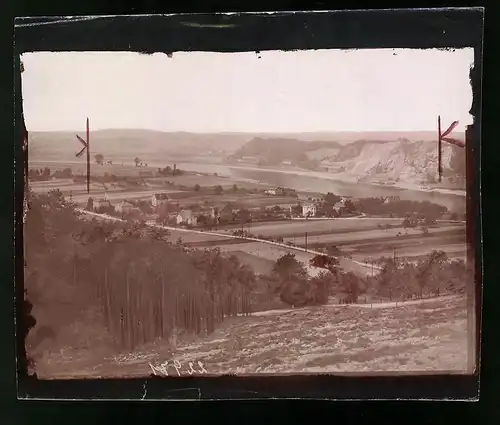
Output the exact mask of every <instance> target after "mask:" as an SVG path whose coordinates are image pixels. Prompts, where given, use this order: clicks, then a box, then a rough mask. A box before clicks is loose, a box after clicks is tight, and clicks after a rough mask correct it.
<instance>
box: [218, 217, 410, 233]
mask: <svg viewBox="0 0 500 425" xmlns="http://www.w3.org/2000/svg"><path fill="white" fill-rule="evenodd" d="M402 221H403V220H402V219H401V218H394V219H390V218H389V219H388V218H376V217H373V218H372V217H370V218H340V219H334V220H305V219H304V220H283V221H273V222H270V223H250V224H246V225H245V229H247V230H248V231H250V232H251V233H252V234H254V235H264V236H283V237H288V236H299V235H300V236H303V235H304V233H305V232H308V235H314V234H323V233H329V234H330V233H338V232H343V231H349V232H352V231H358V230H365V229H366V230H368V229H377V226H378V225H379V224H381V225H385V224H391V225H400V224H401V222H402ZM233 228H234V226H233V227H231V228H227V229H224V227H220V229H221V230H226V231H227V232H232V231H233ZM398 231H400V230H398ZM384 233H385V231H384ZM396 233H397V232H396Z"/></svg>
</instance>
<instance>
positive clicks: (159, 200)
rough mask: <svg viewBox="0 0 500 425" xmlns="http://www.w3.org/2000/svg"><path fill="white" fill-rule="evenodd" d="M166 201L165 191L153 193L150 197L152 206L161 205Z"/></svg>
mask: <svg viewBox="0 0 500 425" xmlns="http://www.w3.org/2000/svg"><path fill="white" fill-rule="evenodd" d="M167 202H168V195H167V194H166V193H155V194H154V195H153V197H152V199H151V204H152V205H153V207H161V206H162V205H165V204H166V203H167Z"/></svg>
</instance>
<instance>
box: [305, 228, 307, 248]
mask: <svg viewBox="0 0 500 425" xmlns="http://www.w3.org/2000/svg"><path fill="white" fill-rule="evenodd" d="M305 238H306V252H307V232H306V235H305Z"/></svg>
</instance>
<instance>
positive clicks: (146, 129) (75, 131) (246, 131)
mask: <svg viewBox="0 0 500 425" xmlns="http://www.w3.org/2000/svg"><path fill="white" fill-rule="evenodd" d="M81 131H84V128H83V130H82V129H79V130H28V134H29V133H78V132H81ZM99 131H152V132H158V133H187V134H319V133H432V132H437V130H436V129H432V130H429V129H423V130H310V131H307V130H302V131H260V130H240V131H236V130H234V131H232V130H218V131H192V130H158V129H153V128H132V127H109V128H99V129H95V130H92V128H90V132H91V133H92V132H99ZM456 132H457V133H464V132H465V130H456Z"/></svg>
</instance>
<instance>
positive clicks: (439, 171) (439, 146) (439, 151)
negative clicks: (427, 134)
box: [438, 115, 443, 183]
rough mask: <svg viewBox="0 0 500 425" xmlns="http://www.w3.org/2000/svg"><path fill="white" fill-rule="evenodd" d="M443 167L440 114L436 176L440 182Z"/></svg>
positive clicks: (439, 116) (439, 120)
mask: <svg viewBox="0 0 500 425" xmlns="http://www.w3.org/2000/svg"><path fill="white" fill-rule="evenodd" d="M442 174H443V169H442V165H441V115H438V178H439V183H441V176H442Z"/></svg>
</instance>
